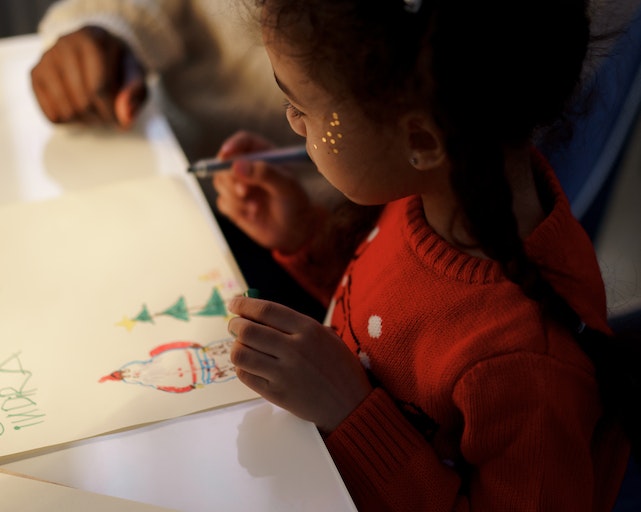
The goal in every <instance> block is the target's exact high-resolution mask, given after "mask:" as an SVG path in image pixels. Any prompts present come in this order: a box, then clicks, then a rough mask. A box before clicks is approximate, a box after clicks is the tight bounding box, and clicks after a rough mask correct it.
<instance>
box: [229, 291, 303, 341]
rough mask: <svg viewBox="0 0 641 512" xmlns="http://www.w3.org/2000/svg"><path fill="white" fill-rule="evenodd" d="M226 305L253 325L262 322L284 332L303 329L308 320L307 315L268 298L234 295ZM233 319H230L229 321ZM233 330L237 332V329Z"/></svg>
mask: <svg viewBox="0 0 641 512" xmlns="http://www.w3.org/2000/svg"><path fill="white" fill-rule="evenodd" d="M227 307H228V309H229V311H231V312H232V313H234V314H236V315H238V316H239V317H243V318H245V319H248V320H252V321H253V322H255V325H256V324H262V325H263V326H267V327H271V328H272V329H275V330H276V331H280V332H281V333H285V334H293V333H296V332H301V331H303V330H304V328H305V326H306V325H307V324H308V323H309V321H310V318H309V317H308V316H305V315H303V314H301V313H298V312H297V311H294V310H293V309H290V308H288V307H287V306H283V305H282V304H278V303H277V302H271V301H268V300H262V299H254V298H250V297H234V298H233V299H232V300H231V301H230V302H229V304H228V306H227ZM235 320H236V319H232V320H230V323H231V322H232V321H235ZM233 332H236V333H237V334H239V333H238V332H237V331H233Z"/></svg>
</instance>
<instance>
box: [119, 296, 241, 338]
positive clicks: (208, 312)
mask: <svg viewBox="0 0 641 512" xmlns="http://www.w3.org/2000/svg"><path fill="white" fill-rule="evenodd" d="M160 316H169V317H172V318H175V319H177V320H182V321H183V322H189V319H190V318H192V317H193V316H210V317H212V316H220V317H227V316H228V313H227V307H226V306H225V300H224V299H223V297H222V295H221V293H220V290H219V288H218V287H214V289H213V291H212V292H211V295H210V296H209V300H208V301H207V303H206V304H205V305H202V306H195V307H193V308H190V307H188V306H187V301H186V300H185V297H184V296H182V295H181V296H180V297H179V298H178V300H176V302H174V303H173V304H172V305H171V306H169V307H167V308H165V309H163V310H161V311H159V312H156V313H150V312H149V308H148V307H147V304H143V305H142V307H141V309H140V312H139V313H138V314H137V315H136V316H134V317H128V316H124V317H123V318H122V320H120V321H119V322H117V323H116V325H117V326H120V327H124V328H125V329H127V331H129V332H131V331H132V330H133V328H134V327H135V326H136V324H137V323H139V322H145V323H151V324H154V323H155V321H154V319H156V318H158V317H160Z"/></svg>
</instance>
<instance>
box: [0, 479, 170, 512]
mask: <svg viewBox="0 0 641 512" xmlns="http://www.w3.org/2000/svg"><path fill="white" fill-rule="evenodd" d="M0 496H2V498H1V500H2V510H3V511H4V512H52V511H64V512H88V511H91V512H113V511H114V510H118V511H119V512H163V511H165V512H170V509H168V508H161V507H156V506H154V505H147V504H143V503H138V502H134V501H130V500H123V499H120V498H114V497H111V496H104V495H102V494H95V493H90V492H86V491H81V490H79V489H73V488H71V487H65V486H62V485H57V484H54V483H49V482H43V481H40V480H35V479H32V478H28V477H23V476H20V475H14V474H10V473H4V472H2V471H0Z"/></svg>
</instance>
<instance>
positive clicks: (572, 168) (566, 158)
mask: <svg viewBox="0 0 641 512" xmlns="http://www.w3.org/2000/svg"><path fill="white" fill-rule="evenodd" d="M585 92H586V94H587V95H588V97H589V101H588V104H587V108H588V110H587V112H586V113H585V114H584V115H581V116H580V117H579V118H578V120H577V124H576V125H575V127H574V132H573V135H572V139H571V140H570V142H569V145H564V146H562V147H560V148H556V149H554V150H546V148H545V147H544V146H543V147H541V149H542V151H543V153H544V154H545V155H546V156H547V157H548V159H549V160H550V163H551V164H552V166H553V168H554V169H555V171H556V173H557V176H558V177H559V180H560V181H561V184H562V185H563V188H564V190H565V193H566V194H567V196H568V198H569V200H570V203H571V205H572V211H573V212H574V215H575V216H576V217H577V218H578V219H579V220H580V221H581V222H582V224H583V225H584V227H585V229H586V230H587V231H588V234H589V235H590V236H591V237H592V238H594V235H595V233H596V230H597V229H598V225H599V221H600V220H601V217H602V214H603V211H604V207H605V203H606V201H607V197H608V193H609V188H610V185H611V183H612V181H613V178H614V177H615V176H616V172H617V170H618V167H619V164H620V161H621V157H622V155H623V152H624V149H625V147H626V145H627V142H628V140H629V137H630V133H631V132H632V129H633V128H634V125H635V120H636V118H637V117H638V114H639V110H640V106H641V9H639V10H638V11H637V12H636V13H635V15H634V17H633V18H632V20H631V22H630V24H629V25H628V27H627V30H626V31H625V32H624V33H622V34H621V35H619V36H618V38H617V40H616V42H615V44H614V46H613V47H612V49H611V51H610V52H609V54H608V56H607V57H605V58H603V60H602V61H601V62H600V65H599V68H598V69H597V71H596V73H595V74H594V76H593V79H592V80H591V81H590V82H589V83H588V84H587V86H586V91H585ZM639 510H640V511H641V509H639Z"/></svg>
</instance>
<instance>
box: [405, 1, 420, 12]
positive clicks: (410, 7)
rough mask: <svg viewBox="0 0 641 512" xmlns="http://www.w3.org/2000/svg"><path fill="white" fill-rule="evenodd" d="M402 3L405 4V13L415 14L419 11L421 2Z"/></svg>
mask: <svg viewBox="0 0 641 512" xmlns="http://www.w3.org/2000/svg"><path fill="white" fill-rule="evenodd" d="M403 3H404V4H405V10H406V11H407V12H411V13H412V14H415V13H417V12H418V11H419V10H420V9H421V5H422V4H423V0H403Z"/></svg>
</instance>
